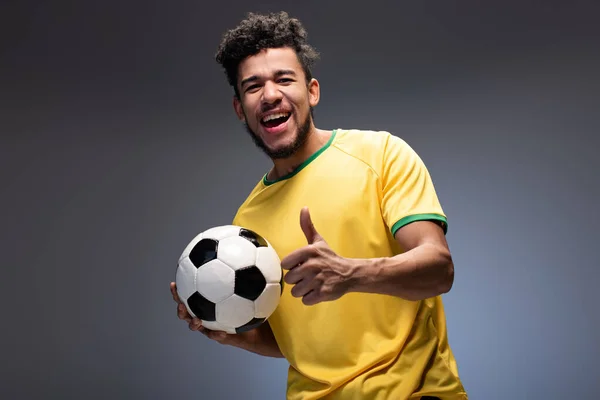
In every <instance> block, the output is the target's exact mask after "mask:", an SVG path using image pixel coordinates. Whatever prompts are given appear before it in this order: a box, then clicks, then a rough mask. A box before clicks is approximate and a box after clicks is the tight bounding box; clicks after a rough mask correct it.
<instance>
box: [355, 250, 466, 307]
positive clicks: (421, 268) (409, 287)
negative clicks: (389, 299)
mask: <svg viewBox="0 0 600 400" xmlns="http://www.w3.org/2000/svg"><path fill="white" fill-rule="evenodd" d="M352 263H353V265H354V268H353V270H354V273H353V283H352V285H351V287H350V291H351V292H366V293H380V294H387V295H391V296H397V297H401V298H404V299H406V300H413V301H414V300H422V299H426V298H429V297H434V296H437V295H440V294H443V293H446V292H448V291H449V290H450V288H451V287H452V283H453V281H454V265H453V263H452V257H451V256H450V252H449V251H448V250H447V249H445V248H441V247H440V246H436V245H433V244H423V245H421V246H418V247H415V248H414V249H412V250H410V251H407V252H405V253H402V254H399V255H397V256H394V257H384V258H372V259H353V260H352Z"/></svg>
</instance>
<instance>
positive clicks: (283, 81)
mask: <svg viewBox="0 0 600 400" xmlns="http://www.w3.org/2000/svg"><path fill="white" fill-rule="evenodd" d="M293 81H294V80H293V79H291V78H281V79H279V80H278V81H277V82H279V83H289V82H293Z"/></svg>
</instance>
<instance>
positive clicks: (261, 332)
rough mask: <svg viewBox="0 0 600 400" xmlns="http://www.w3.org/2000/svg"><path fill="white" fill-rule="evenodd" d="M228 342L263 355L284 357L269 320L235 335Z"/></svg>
mask: <svg viewBox="0 0 600 400" xmlns="http://www.w3.org/2000/svg"><path fill="white" fill-rule="evenodd" d="M228 344H230V345H231V346H235V347H239V348H241V349H244V350H247V351H250V352H252V353H256V354H259V355H261V356H265V357H275V358H283V354H281V350H279V346H278V345H277V341H276V340H275V336H274V335H273V331H272V330H271V327H270V326H269V323H268V322H265V323H264V324H262V325H261V326H259V327H258V328H256V329H253V330H251V331H249V332H244V333H241V334H237V335H233V336H232V341H231V342H230V343H228Z"/></svg>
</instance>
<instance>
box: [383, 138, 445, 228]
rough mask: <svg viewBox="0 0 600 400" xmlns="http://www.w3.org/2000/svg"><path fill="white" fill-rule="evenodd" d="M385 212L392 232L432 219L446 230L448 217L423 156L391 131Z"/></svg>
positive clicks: (385, 165)
mask: <svg viewBox="0 0 600 400" xmlns="http://www.w3.org/2000/svg"><path fill="white" fill-rule="evenodd" d="M380 177H381V180H382V185H381V188H382V196H381V199H382V200H381V201H382V205H381V206H382V212H383V217H384V219H385V222H386V224H387V225H388V226H389V228H390V230H391V232H392V235H395V234H396V232H397V231H398V229H400V228H401V227H403V226H405V225H407V224H409V223H411V222H414V221H433V222H435V223H437V224H439V225H440V226H441V227H442V228H443V230H444V233H446V232H447V230H448V221H447V218H446V215H445V214H444V211H443V210H442V206H441V204H440V201H439V199H438V196H437V194H436V191H435V188H434V185H433V182H432V179H431V176H430V174H429V171H428V170H427V167H426V166H425V164H424V162H423V160H422V159H421V158H420V157H419V155H418V154H417V153H416V152H415V151H414V150H413V148H411V147H410V146H409V145H408V144H407V143H406V142H405V141H404V140H402V139H400V138H399V137H397V136H394V135H389V136H388V138H387V140H386V142H385V147H384V154H383V162H382V171H381V176H380Z"/></svg>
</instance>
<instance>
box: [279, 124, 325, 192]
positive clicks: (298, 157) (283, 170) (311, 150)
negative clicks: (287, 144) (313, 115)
mask: <svg viewBox="0 0 600 400" xmlns="http://www.w3.org/2000/svg"><path fill="white" fill-rule="evenodd" d="M330 137H331V131H325V130H322V129H317V128H313V129H311V131H310V133H309V134H308V137H307V138H306V142H305V143H304V145H303V146H302V147H301V148H300V149H299V150H298V151H297V152H296V153H294V154H293V155H292V156H290V157H288V158H282V159H277V160H273V169H271V171H270V172H269V174H268V176H267V177H268V179H271V180H275V179H278V178H280V177H282V176H285V175H287V174H289V173H292V172H293V171H294V170H295V169H296V168H298V166H299V165H300V164H302V163H303V162H304V161H306V160H307V159H308V158H309V157H310V156H312V155H313V154H315V153H316V152H317V151H318V150H319V149H320V148H321V147H323V146H324V145H325V143H327V141H328V140H329V139H330Z"/></svg>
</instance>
